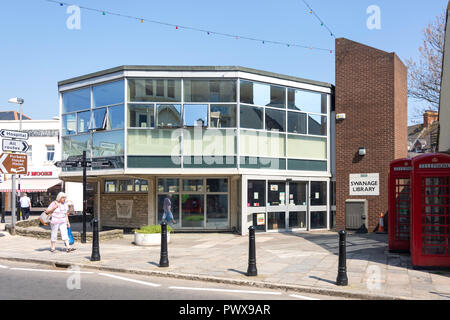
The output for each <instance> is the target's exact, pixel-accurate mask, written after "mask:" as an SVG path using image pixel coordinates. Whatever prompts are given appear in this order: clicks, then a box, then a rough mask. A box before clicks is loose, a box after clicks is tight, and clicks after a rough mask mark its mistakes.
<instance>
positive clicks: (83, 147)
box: [62, 134, 91, 160]
mask: <svg viewBox="0 0 450 320" xmlns="http://www.w3.org/2000/svg"><path fill="white" fill-rule="evenodd" d="M62 143H63V159H62V160H66V159H67V157H69V156H81V155H83V151H86V152H87V154H88V157H89V155H90V153H91V135H90V134H82V135H77V136H68V137H63V138H62Z"/></svg>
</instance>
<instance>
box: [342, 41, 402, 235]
mask: <svg viewBox="0 0 450 320" xmlns="http://www.w3.org/2000/svg"><path fill="white" fill-rule="evenodd" d="M406 74H407V70H406V67H405V66H404V65H403V63H402V62H401V61H400V59H398V57H397V56H396V55H395V54H394V53H387V52H384V51H381V50H377V49H374V48H371V47H368V46H365V45H362V44H359V43H357V42H353V41H350V40H347V39H343V38H340V39H337V40H336V89H335V90H336V92H335V93H336V102H335V103H336V113H345V114H346V119H344V120H337V121H336V227H337V228H339V229H343V228H345V201H346V200H347V199H367V200H368V229H369V231H372V230H373V229H374V228H375V227H376V225H377V224H378V219H379V215H380V212H383V213H385V212H386V211H387V208H388V196H387V187H388V174H389V163H390V161H392V160H394V159H396V158H400V157H406V156H407V110H406V104H407V96H406V93H407V89H406V84H407V82H406ZM359 147H365V149H366V152H367V153H366V155H365V156H363V157H361V156H359V155H358V148H359ZM352 173H379V175H380V196H364V197H362V196H357V197H351V196H350V195H349V193H350V192H349V175H350V174H352Z"/></svg>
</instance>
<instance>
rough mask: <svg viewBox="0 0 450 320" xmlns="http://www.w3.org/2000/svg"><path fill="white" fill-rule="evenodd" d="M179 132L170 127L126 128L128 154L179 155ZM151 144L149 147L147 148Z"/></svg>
mask: <svg viewBox="0 0 450 320" xmlns="http://www.w3.org/2000/svg"><path fill="white" fill-rule="evenodd" d="M180 136H181V132H179V131H178V130H171V129H159V130H139V129H130V130H128V142H127V143H128V150H127V154H128V155H168V156H171V155H179V154H180V150H181V143H180V139H179V138H180ZM149 146H151V148H149Z"/></svg>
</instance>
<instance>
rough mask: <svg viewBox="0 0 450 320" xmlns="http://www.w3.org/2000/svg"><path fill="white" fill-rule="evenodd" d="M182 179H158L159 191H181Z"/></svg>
mask: <svg viewBox="0 0 450 320" xmlns="http://www.w3.org/2000/svg"><path fill="white" fill-rule="evenodd" d="M179 191H180V179H158V192H179Z"/></svg>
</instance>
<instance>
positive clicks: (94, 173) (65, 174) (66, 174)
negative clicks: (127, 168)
mask: <svg viewBox="0 0 450 320" xmlns="http://www.w3.org/2000/svg"><path fill="white" fill-rule="evenodd" d="M123 174H124V170H123V169H119V170H95V171H90V170H87V171H86V176H87V177H90V176H108V175H123ZM81 176H83V171H82V170H79V171H61V173H60V175H59V179H60V180H62V179H63V178H70V177H81Z"/></svg>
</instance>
